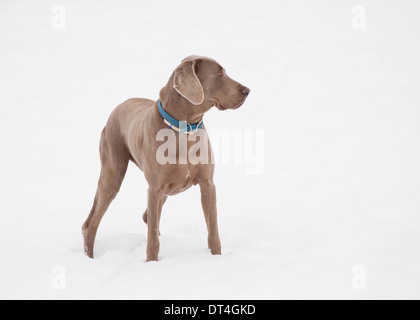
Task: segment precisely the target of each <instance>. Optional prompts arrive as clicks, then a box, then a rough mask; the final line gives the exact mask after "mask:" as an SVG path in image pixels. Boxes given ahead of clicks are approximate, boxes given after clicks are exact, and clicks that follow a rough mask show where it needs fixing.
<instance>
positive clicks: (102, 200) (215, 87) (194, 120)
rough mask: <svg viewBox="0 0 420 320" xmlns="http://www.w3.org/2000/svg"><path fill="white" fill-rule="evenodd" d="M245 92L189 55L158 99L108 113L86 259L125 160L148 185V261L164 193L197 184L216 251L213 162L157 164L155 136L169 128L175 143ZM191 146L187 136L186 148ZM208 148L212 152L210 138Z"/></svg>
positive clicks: (207, 61)
mask: <svg viewBox="0 0 420 320" xmlns="http://www.w3.org/2000/svg"><path fill="white" fill-rule="evenodd" d="M249 93H250V90H249V89H248V88H247V87H245V86H243V85H241V84H239V83H238V82H236V81H234V80H233V79H231V78H230V77H229V76H228V75H227V74H226V71H225V69H224V68H223V67H222V66H221V65H220V64H219V63H217V62H216V61H215V60H213V59H211V58H207V57H201V56H190V57H188V58H186V59H184V60H183V61H182V63H181V64H180V65H179V66H178V67H177V68H176V69H175V71H174V72H173V74H172V75H171V77H170V78H169V81H168V83H167V85H166V86H165V87H164V88H163V89H162V90H161V91H160V94H159V100H158V101H152V100H148V99H141V98H137V99H130V100H127V101H126V102H124V103H122V104H121V105H119V106H118V107H117V108H116V109H115V110H114V111H113V112H112V114H111V116H110V118H109V120H108V122H107V124H106V126H105V128H104V129H103V131H102V136H101V141H100V156H101V165H102V169H101V174H100V178H99V183H98V189H97V192H96V196H95V200H94V203H93V208H92V210H91V212H90V214H89V217H88V218H87V220H86V222H85V223H84V225H83V227H82V231H83V237H84V242H85V251H86V254H87V255H88V256H89V257H90V258H93V252H94V251H93V247H94V242H95V237H96V233H97V230H98V227H99V224H100V222H101V219H102V217H103V216H104V214H105V212H106V211H107V209H108V207H109V205H110V204H111V202H112V200H113V199H115V197H116V195H117V193H118V191H119V190H120V187H121V184H122V181H123V179H124V176H125V174H126V171H127V167H128V163H129V162H130V160H131V161H132V162H133V163H134V164H135V165H137V166H138V167H139V168H140V169H141V170H142V171H143V172H144V175H145V177H146V180H147V182H148V185H149V189H148V202H147V209H146V211H145V213H144V215H143V220H144V222H145V223H147V226H148V237H147V261H157V260H158V255H159V247H160V243H159V235H160V232H159V223H160V217H161V211H162V207H163V204H164V203H165V201H166V199H167V197H168V196H172V195H175V194H178V193H180V192H183V191H185V190H187V189H189V188H190V187H191V186H192V185H197V184H198V185H200V190H201V202H202V206H203V211H204V216H205V220H206V223H207V229H208V246H209V249H210V250H211V253H212V254H213V255H220V254H221V244H220V239H219V231H218V225H217V209H216V188H215V186H214V183H213V174H214V163H213V162H212V161H208V162H207V163H202V162H199V163H195V162H194V163H191V161H189V160H188V161H186V162H182V161H179V162H176V163H175V164H174V163H166V164H162V163H161V161H159V159H157V158H158V157H157V153H158V151H159V147H160V146H161V145H162V143H163V142H162V140H161V139H158V138H157V137H158V135H159V132H160V131H161V130H162V129H166V130H168V131H170V132H172V131H173V132H174V133H173V134H174V136H175V137H176V142H175V143H177V144H178V143H180V140H181V139H183V138H184V137H186V136H190V135H191V134H194V133H195V134H197V132H198V131H200V132H201V131H202V130H204V132H205V130H206V129H205V126H204V125H203V116H204V114H205V113H206V112H207V111H208V110H210V109H211V108H212V107H213V106H216V107H217V108H218V109H219V110H227V109H237V108H239V107H240V106H242V104H243V103H244V102H245V100H246V98H247V97H248V95H249ZM177 119H178V120H177ZM181 121H182V122H181ZM182 123H184V128H183V126H182ZM182 128H183V129H182ZM200 136H202V135H200ZM193 144H194V142H193V141H190V139H188V140H187V142H186V148H187V149H189V148H191V147H192V146H193ZM207 147H208V150H209V151H208V152H209V153H211V152H212V150H211V147H210V143H209V142H207ZM174 156H175V158H176V159H177V160H178V159H180V157H181V155H180V150H176V152H175V153H174Z"/></svg>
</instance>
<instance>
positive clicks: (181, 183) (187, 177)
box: [165, 165, 198, 195]
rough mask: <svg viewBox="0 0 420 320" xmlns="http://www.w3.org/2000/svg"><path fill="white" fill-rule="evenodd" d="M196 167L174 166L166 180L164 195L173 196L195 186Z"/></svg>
mask: <svg viewBox="0 0 420 320" xmlns="http://www.w3.org/2000/svg"><path fill="white" fill-rule="evenodd" d="M197 174H198V166H192V165H183V166H174V168H173V170H171V173H170V176H169V177H168V178H169V179H168V180H167V186H166V188H165V189H166V194H167V195H175V194H178V193H181V192H183V191H186V190H188V189H189V188H191V187H192V186H193V185H196V184H197Z"/></svg>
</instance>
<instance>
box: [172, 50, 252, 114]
mask: <svg viewBox="0 0 420 320" xmlns="http://www.w3.org/2000/svg"><path fill="white" fill-rule="evenodd" d="M173 89H175V90H176V92H177V93H178V94H180V95H181V96H182V97H183V98H185V99H186V100H188V101H189V102H190V103H191V104H193V105H202V104H211V105H214V106H216V107H217V108H218V109H219V110H227V109H238V108H239V107H240V106H242V105H243V104H244V102H245V100H246V98H247V97H248V95H249V93H250V90H249V89H248V88H247V87H245V86H243V85H241V84H240V83H238V82H236V81H235V80H233V79H232V78H230V77H229V76H228V75H227V74H226V70H225V69H224V68H223V67H222V66H221V65H220V64H219V63H217V62H216V61H215V60H213V59H211V58H207V57H200V56H190V57H187V58H186V59H184V60H183V61H182V63H181V64H180V65H179V66H178V67H177V68H176V70H175V72H174V76H173Z"/></svg>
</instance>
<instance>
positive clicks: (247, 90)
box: [241, 86, 251, 97]
mask: <svg viewBox="0 0 420 320" xmlns="http://www.w3.org/2000/svg"><path fill="white" fill-rule="evenodd" d="M241 92H242V94H243V95H244V96H245V97H248V95H249V93H250V92H251V90H250V89H249V88H247V87H245V86H242V87H241Z"/></svg>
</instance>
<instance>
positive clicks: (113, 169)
mask: <svg viewBox="0 0 420 320" xmlns="http://www.w3.org/2000/svg"><path fill="white" fill-rule="evenodd" d="M117 139H120V138H119V137H118V135H114V134H108V132H107V128H105V129H104V130H103V131H102V136H101V145H100V154H101V165H102V168H101V175H100V178H99V182H98V190H97V192H96V196H95V200H94V203H93V208H92V210H91V212H90V214H89V217H88V218H87V220H86V222H85V223H84V225H83V227H82V232H83V237H84V242H85V252H86V254H87V255H88V256H89V257H90V258H93V247H94V243H95V237H96V233H97V231H98V227H99V224H100V222H101V220H102V217H103V216H104V214H105V213H106V211H107V209H108V207H109V205H110V204H111V202H112V200H114V199H115V197H116V196H117V193H118V191H119V190H120V188H121V184H122V182H123V180H124V177H125V174H126V172H127V167H128V162H129V159H130V155H129V152H128V151H127V150H126V149H125V146H124V144H123V143H121V141H117Z"/></svg>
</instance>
